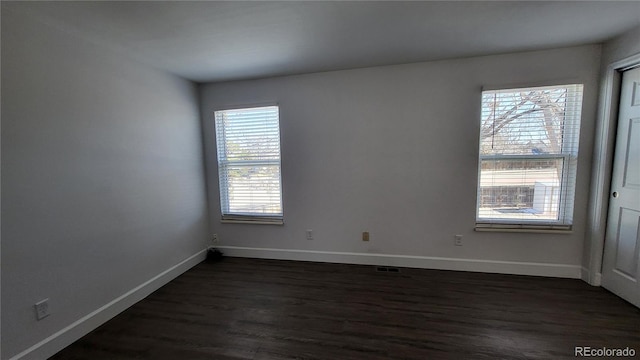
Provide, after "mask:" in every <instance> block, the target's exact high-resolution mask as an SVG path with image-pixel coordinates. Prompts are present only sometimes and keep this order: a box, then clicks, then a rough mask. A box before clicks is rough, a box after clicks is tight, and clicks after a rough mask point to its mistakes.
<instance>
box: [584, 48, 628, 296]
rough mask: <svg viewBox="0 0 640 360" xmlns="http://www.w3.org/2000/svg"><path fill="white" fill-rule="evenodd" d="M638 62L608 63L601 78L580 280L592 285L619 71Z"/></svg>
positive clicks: (600, 247) (605, 207)
mask: <svg viewBox="0 0 640 360" xmlns="http://www.w3.org/2000/svg"><path fill="white" fill-rule="evenodd" d="M637 66H640V53H639V54H635V55H632V56H629V57H627V58H624V59H622V60H619V61H616V62H613V63H611V64H609V65H608V66H607V69H606V70H605V73H604V74H603V75H604V81H603V83H602V85H601V87H600V100H599V104H600V106H599V110H598V118H597V120H596V134H595V139H594V147H593V162H592V164H593V167H592V169H591V185H590V192H589V209H588V211H589V213H588V218H587V232H586V239H585V246H588V249H589V250H588V251H589V254H587V255H588V263H586V264H583V266H582V280H584V281H586V282H588V283H589V284H591V285H593V286H600V285H601V283H602V259H603V256H604V241H605V236H606V227H607V216H608V211H609V192H610V189H611V176H612V174H613V153H614V149H615V143H616V133H617V129H618V104H619V103H620V86H621V84H622V72H623V71H625V70H629V69H632V68H635V67H637Z"/></svg>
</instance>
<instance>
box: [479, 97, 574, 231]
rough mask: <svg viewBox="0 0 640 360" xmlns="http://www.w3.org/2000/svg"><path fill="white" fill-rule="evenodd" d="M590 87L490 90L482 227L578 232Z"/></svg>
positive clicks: (483, 136) (484, 120)
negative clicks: (579, 169)
mask: <svg viewBox="0 0 640 360" xmlns="http://www.w3.org/2000/svg"><path fill="white" fill-rule="evenodd" d="M581 107H582V85H563V86H548V87H535V88H525V89H509V90H497V91H483V92H482V114H481V126H480V159H479V183H478V202H477V204H478V205H477V212H476V223H477V225H476V227H477V229H478V230H482V229H483V228H493V227H497V228H532V229H536V228H540V229H550V230H552V229H558V230H570V229H571V224H572V221H573V200H574V194H575V182H576V166H577V155H578V135H579V131H580V110H581Z"/></svg>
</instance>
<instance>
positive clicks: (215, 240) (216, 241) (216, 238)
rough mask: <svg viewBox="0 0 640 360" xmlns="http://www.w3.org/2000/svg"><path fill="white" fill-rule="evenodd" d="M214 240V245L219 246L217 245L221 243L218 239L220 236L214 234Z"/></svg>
mask: <svg viewBox="0 0 640 360" xmlns="http://www.w3.org/2000/svg"><path fill="white" fill-rule="evenodd" d="M212 240H213V243H214V244H217V243H218V241H220V240H219V239H218V234H213V239H212Z"/></svg>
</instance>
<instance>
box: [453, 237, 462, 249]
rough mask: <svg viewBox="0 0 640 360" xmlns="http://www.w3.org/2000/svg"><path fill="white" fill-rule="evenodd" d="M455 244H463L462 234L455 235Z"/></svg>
mask: <svg viewBox="0 0 640 360" xmlns="http://www.w3.org/2000/svg"><path fill="white" fill-rule="evenodd" d="M454 244H455V245H456V246H462V235H456V236H455V240H454Z"/></svg>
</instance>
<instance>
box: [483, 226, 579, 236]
mask: <svg viewBox="0 0 640 360" xmlns="http://www.w3.org/2000/svg"><path fill="white" fill-rule="evenodd" d="M474 230H475V231H478V232H510V233H535V234H562V235H571V234H573V230H572V229H571V227H570V226H569V227H559V226H553V225H548V226H535V225H508V224H491V225H488V224H476V227H475V228H474Z"/></svg>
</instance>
